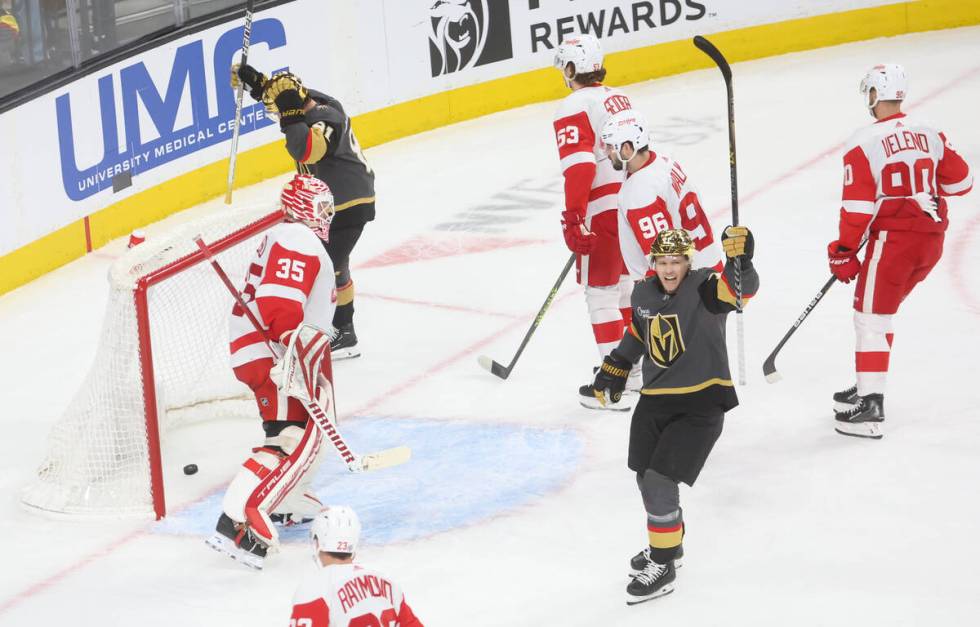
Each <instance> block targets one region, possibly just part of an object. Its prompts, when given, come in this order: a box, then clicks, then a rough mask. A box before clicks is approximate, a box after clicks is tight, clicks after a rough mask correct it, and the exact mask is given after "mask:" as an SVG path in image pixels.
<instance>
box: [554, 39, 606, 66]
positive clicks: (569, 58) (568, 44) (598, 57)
mask: <svg viewBox="0 0 980 627" xmlns="http://www.w3.org/2000/svg"><path fill="white" fill-rule="evenodd" d="M569 63H571V64H572V65H574V66H575V73H576V74H588V73H589V72H598V71H599V70H601V69H602V46H601V45H599V40H598V39H596V38H595V37H594V36H592V35H588V34H586V35H575V36H572V37H569V38H568V39H566V40H565V41H563V42H561V43H560V44H558V50H557V51H556V52H555V67H556V68H558V69H559V70H561V71H562V72H564V71H565V67H566V66H567V65H568V64H569Z"/></svg>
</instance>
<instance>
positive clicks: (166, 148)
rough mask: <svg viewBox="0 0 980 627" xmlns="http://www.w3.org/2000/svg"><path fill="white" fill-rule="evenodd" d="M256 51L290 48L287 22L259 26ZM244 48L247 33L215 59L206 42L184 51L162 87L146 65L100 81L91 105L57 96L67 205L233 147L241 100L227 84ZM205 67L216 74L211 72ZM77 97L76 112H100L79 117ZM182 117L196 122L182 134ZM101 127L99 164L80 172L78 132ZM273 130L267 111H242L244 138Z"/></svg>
mask: <svg viewBox="0 0 980 627" xmlns="http://www.w3.org/2000/svg"><path fill="white" fill-rule="evenodd" d="M258 43H263V44H266V45H267V46H268V48H269V49H270V50H274V49H276V48H280V47H282V46H285V45H286V31H285V28H284V27H283V24H282V22H280V21H279V20H276V19H262V20H258V21H257V22H255V23H254V24H253V25H252V40H251V44H252V46H255V45H256V44H258ZM241 45H242V27H241V26H239V27H237V28H233V29H231V30H229V31H227V32H225V33H223V34H222V35H221V36H220V37H219V38H218V40H217V42H215V44H214V50H213V51H211V54H210V55H209V56H210V58H207V56H208V55H206V53H205V48H204V41H203V40H200V39H199V40H196V41H191V42H189V43H186V44H184V45H182V46H180V47H178V48H177V49H176V50H175V51H174V52H173V58H172V60H170V62H169V63H168V65H169V67H170V73H169V76H167V77H166V78H165V79H164V80H163V81H160V80H159V78H158V79H157V80H154V78H153V77H151V76H150V72H149V71H148V69H147V67H146V65H145V64H144V63H143V62H138V63H135V64H133V65H129V66H127V67H124V68H122V69H120V70H119V71H118V73H111V74H107V75H106V76H103V77H101V78H99V80H98V82H97V84H98V86H97V98H86V96H87V94H80V93H78V88H76V91H75V93H71V92H69V93H66V94H63V95H61V96H58V98H57V99H56V100H55V109H56V114H57V120H58V149H59V153H60V156H61V177H62V183H63V185H64V188H65V193H66V194H67V195H68V197H69V198H71V199H72V200H74V201H80V200H83V199H85V198H88V197H89V196H92V195H94V194H96V193H98V192H99V191H101V190H103V189H106V188H110V187H111V188H113V189H114V190H119V189H123V188H125V187H127V186H128V185H129V184H130V177H132V176H134V175H137V174H140V173H141V172H146V171H148V170H152V169H153V168H156V167H158V166H161V165H163V164H165V163H169V162H170V161H173V160H175V159H179V158H181V157H184V156H186V155H189V154H192V153H195V152H197V151H198V150H201V149H203V148H207V147H208V146H212V145H214V144H217V143H221V142H224V141H225V140H227V139H230V138H231V135H232V130H233V126H234V121H235V93H234V90H232V88H231V86H230V84H229V80H228V76H229V71H230V70H229V68H231V64H232V62H233V60H234V58H235V55H236V54H237V52H238V51H239V49H240V48H241ZM206 63H207V64H210V66H211V67H210V68H206V66H205V64H206ZM208 70H209V71H208ZM209 75H210V77H211V78H210V79H209V78H208V76H209ZM88 85H91V83H87V82H86V83H85V86H88ZM73 97H74V98H75V99H76V108H77V106H78V103H79V102H81V103H87V102H94V101H96V100H97V102H98V107H97V109H95V110H94V111H93V110H92V108H90V107H84V106H83V107H82V111H77V110H73V107H72V98H73ZM117 103H118V104H119V105H121V108H122V111H119V108H118V106H117ZM212 103H214V104H212ZM215 105H216V106H215ZM214 109H216V110H214ZM181 113H183V118H184V119H186V118H188V117H189V118H190V120H189V123H188V124H182V125H181V126H180V127H178V121H177V120H178V116H179V115H180V114H181ZM188 113H189V116H188ZM120 122H121V124H120ZM99 124H101V130H102V132H101V140H102V141H101V143H102V146H101V157H100V160H99V161H98V162H97V163H83V164H79V163H78V156H77V153H76V145H75V144H76V135H77V133H76V132H75V129H83V128H85V127H91V126H93V125H99ZM271 124H273V121H272V120H270V119H269V118H267V117H266V116H265V109H264V108H263V106H262V104H261V103H255V104H252V103H249V102H245V103H243V106H242V116H241V129H240V133H241V134H242V135H244V134H246V133H250V132H252V131H255V130H257V129H260V128H263V127H266V126H269V125H271ZM120 130H122V134H121V135H122V136H121V137H120ZM86 148H88V146H86ZM96 148H98V147H96Z"/></svg>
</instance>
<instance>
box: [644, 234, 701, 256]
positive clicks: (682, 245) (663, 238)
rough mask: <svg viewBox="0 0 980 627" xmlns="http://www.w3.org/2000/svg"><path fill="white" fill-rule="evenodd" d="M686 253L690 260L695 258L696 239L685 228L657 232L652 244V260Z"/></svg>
mask: <svg viewBox="0 0 980 627" xmlns="http://www.w3.org/2000/svg"><path fill="white" fill-rule="evenodd" d="M667 255H684V256H685V257H687V259H688V260H689V261H690V260H691V259H693V258H694V241H693V240H692V239H691V234H690V233H688V232H687V231H685V230H684V229H666V230H663V231H660V232H659V233H657V238H656V239H655V240H653V244H651V245H650V262H651V263H652V262H653V261H654V260H655V259H656V258H657V257H665V256H667Z"/></svg>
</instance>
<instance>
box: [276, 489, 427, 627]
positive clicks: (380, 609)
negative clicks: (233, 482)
mask: <svg viewBox="0 0 980 627" xmlns="http://www.w3.org/2000/svg"><path fill="white" fill-rule="evenodd" d="M360 536H361V523H360V521H359V520H358V519H357V514H355V513H354V510H352V509H351V508H349V507H345V506H331V507H326V508H324V509H323V510H322V511H321V512H320V513H319V514H317V515H316V518H315V519H314V520H313V526H312V527H311V531H310V539H311V541H312V543H313V561H314V562H315V563H316V565H317V570H316V572H314V573H312V574H311V575H310V576H309V577H307V578H306V580H304V581H303V583H302V584H300V586H299V588H298V589H297V590H296V595H295V596H294V598H293V613H292V616H291V617H290V620H289V627H328V626H329V627H371V626H372V625H379V626H380V625H388V626H390V625H398V626H399V627H422V623H421V622H420V621H419V619H418V618H416V617H415V614H414V613H412V608H411V607H409V605H408V602H407V601H406V600H405V595H404V594H402V591H401V588H400V587H399V586H398V585H397V584H395V583H393V582H392V581H391V580H390V579H388V578H387V577H386V576H384V575H383V574H381V573H379V572H378V571H376V570H372V569H370V568H365V567H364V566H361V565H360V564H355V563H354V555H355V552H356V551H357V545H358V542H359V540H360Z"/></svg>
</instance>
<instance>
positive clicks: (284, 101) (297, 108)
mask: <svg viewBox="0 0 980 627" xmlns="http://www.w3.org/2000/svg"><path fill="white" fill-rule="evenodd" d="M303 104H305V103H304V100H303V97H302V96H300V95H299V92H298V91H297V90H295V89H287V90H285V91H282V92H280V93H279V95H277V96H276V109H278V111H279V128H286V127H287V126H289V125H290V124H296V123H298V122H303V121H304V120H305V119H306V118H305V113H304V112H303Z"/></svg>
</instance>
